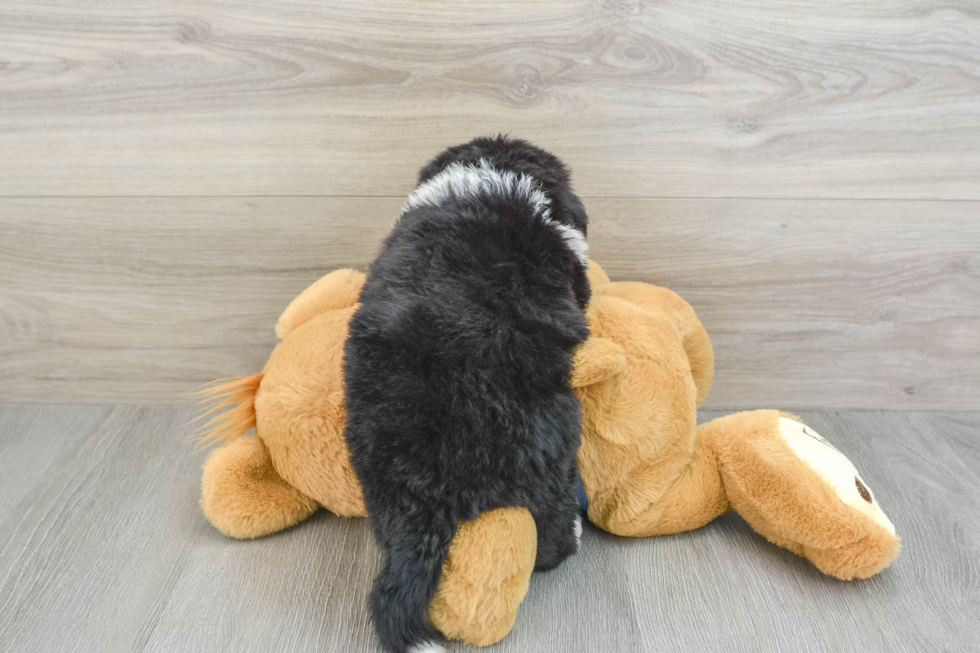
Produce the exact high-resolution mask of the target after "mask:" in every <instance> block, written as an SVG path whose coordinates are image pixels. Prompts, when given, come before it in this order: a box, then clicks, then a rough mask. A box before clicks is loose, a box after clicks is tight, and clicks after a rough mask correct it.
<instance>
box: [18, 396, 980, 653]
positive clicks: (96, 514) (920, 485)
mask: <svg viewBox="0 0 980 653" xmlns="http://www.w3.org/2000/svg"><path fill="white" fill-rule="evenodd" d="M715 415H716V413H711V414H706V415H704V416H703V417H704V418H710V417H713V416H715ZM190 416H191V412H190V409H189V408H187V407H169V406H154V407H137V406H123V407H113V406H62V405H9V406H0V651H17V652H21V651H23V652H37V651H73V652H81V651H120V652H123V651H126V652H128V651H181V652H190V651H261V652H263V653H267V652H271V651H351V652H357V651H374V650H377V649H376V645H375V643H374V640H373V635H372V633H371V631H370V628H369V626H368V623H367V620H366V614H365V603H364V602H365V596H366V593H367V590H368V587H369V584H370V580H371V578H372V577H373V575H374V572H375V569H376V566H377V562H378V559H377V553H376V550H375V547H374V542H373V540H372V539H371V536H370V533H369V530H368V524H367V522H366V521H365V520H347V519H341V518H338V517H336V516H334V515H331V514H329V513H327V512H325V511H321V512H319V513H317V514H316V515H315V516H314V517H313V518H312V519H311V520H310V521H309V522H307V523H304V524H302V525H300V526H298V527H296V528H294V529H292V530H290V531H287V532H285V533H280V534H278V535H275V536H272V537H268V538H265V539H263V540H260V541H253V542H237V541H232V540H228V539H226V538H224V537H222V536H221V535H220V534H219V533H218V532H217V531H215V530H214V529H212V528H211V526H210V525H209V524H208V523H207V522H206V521H205V519H204V517H203V516H202V515H201V513H200V510H199V508H198V506H197V497H198V482H199V475H200V466H201V463H202V461H203V459H204V456H205V453H204V452H195V451H194V449H193V444H192V442H191V441H190V439H189V436H190V434H191V430H190V428H189V427H188V426H187V424H186V423H187V421H188V419H189V418H190ZM804 417H805V419H807V421H808V422H809V423H810V424H812V425H813V426H814V427H815V428H816V429H818V430H819V431H820V432H821V433H823V434H825V435H826V436H828V437H829V438H832V439H833V441H834V442H835V443H836V444H838V446H840V447H841V448H842V449H844V450H845V451H847V452H848V453H849V454H850V455H851V457H852V459H853V460H854V462H855V463H856V464H857V466H858V467H859V468H860V469H861V471H862V473H863V475H864V476H865V478H867V479H868V480H869V481H870V482H871V483H872V484H873V486H874V488H875V491H876V494H877V495H878V496H879V497H881V499H882V503H883V505H884V506H885V508H886V510H887V512H888V513H889V515H890V517H891V518H892V520H893V521H894V522H895V524H896V525H897V528H898V530H899V532H900V534H901V535H902V536H903V538H904V542H903V544H904V549H903V553H902V556H901V557H900V558H899V560H898V561H897V562H896V563H895V564H894V565H893V566H892V567H891V568H890V569H888V570H886V571H885V572H884V573H883V574H881V575H880V576H878V577H876V578H873V579H870V580H866V581H859V582H853V583H845V582H841V581H837V580H834V579H831V578H828V577H825V576H823V575H821V574H820V573H819V572H817V571H816V570H815V569H814V568H813V567H811V566H810V565H809V564H807V563H806V562H804V561H803V560H801V559H799V558H796V557H795V556H793V555H792V554H790V553H788V552H786V551H783V550H781V549H777V548H776V547H773V546H771V545H769V544H768V543H766V542H765V541H764V540H762V539H761V538H760V537H758V536H756V535H755V534H754V533H753V532H752V531H751V530H750V529H749V528H748V527H747V525H746V524H745V523H744V522H743V521H742V520H741V519H739V518H738V517H737V516H735V515H731V514H730V515H727V516H725V517H723V518H722V519H719V520H717V521H716V522H715V523H713V524H711V525H709V526H707V527H706V528H703V529H701V530H698V531H695V532H692V533H688V534H684V535H679V536H674V537H661V538H651V539H644V540H628V539H623V538H618V537H614V536H611V535H608V534H606V533H603V532H601V531H599V530H597V529H594V528H587V529H586V533H585V536H584V538H583V543H584V546H583V550H582V552H581V553H580V554H579V555H578V556H575V557H574V558H572V559H570V560H569V561H568V562H567V563H565V564H564V565H563V566H562V567H560V568H559V569H557V570H556V571H554V572H551V573H548V574H541V575H536V576H535V577H534V578H533V579H532V582H531V589H530V592H529V593H528V596H527V599H526V601H525V603H524V605H523V606H522V608H521V612H520V614H519V616H518V620H517V624H516V626H515V627H514V630H513V632H512V633H511V634H510V635H509V636H508V637H507V638H506V639H505V640H504V641H503V642H502V643H500V644H498V645H497V646H495V647H493V648H492V649H491V650H493V651H501V652H503V651H536V652H539V653H546V652H549V651H560V652H563V653H564V652H570V651H572V652H575V651H685V652H687V651H757V650H764V651H814V652H818V651H862V652H867V651H939V650H942V651H975V650H977V648H978V646H980V625H978V619H977V616H978V612H980V607H978V606H980V520H978V519H977V514H978V511H980V413H895V412H812V413H804ZM451 650H453V651H460V650H465V647H462V646H453V647H451Z"/></svg>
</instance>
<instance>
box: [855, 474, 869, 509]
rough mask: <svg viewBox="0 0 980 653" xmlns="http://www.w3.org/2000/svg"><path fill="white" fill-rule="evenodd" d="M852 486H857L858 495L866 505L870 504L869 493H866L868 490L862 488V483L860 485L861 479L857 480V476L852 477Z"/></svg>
mask: <svg viewBox="0 0 980 653" xmlns="http://www.w3.org/2000/svg"><path fill="white" fill-rule="evenodd" d="M854 485H856V486H857V489H858V494H860V495H861V498H862V499H864V500H865V501H867V502H868V503H871V502H872V499H871V492H869V491H868V488H866V487H865V486H864V483H862V482H861V479H859V478H858V477H857V476H855V477H854Z"/></svg>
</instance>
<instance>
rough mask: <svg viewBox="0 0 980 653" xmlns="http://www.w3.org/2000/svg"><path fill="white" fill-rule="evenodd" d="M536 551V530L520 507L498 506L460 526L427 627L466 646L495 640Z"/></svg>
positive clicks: (508, 622)
mask: <svg viewBox="0 0 980 653" xmlns="http://www.w3.org/2000/svg"><path fill="white" fill-rule="evenodd" d="M536 553H537V532H536V529H535V524H534V519H533V518H532V517H531V513H530V512H529V511H528V510H527V509H526V508H498V509H497V510H491V511H489V512H485V513H483V514H482V515H480V516H479V517H478V518H477V519H474V520H472V521H466V522H462V523H461V524H460V525H459V527H458V528H457V529H456V535H455V536H454V537H453V541H452V543H451V544H450V545H449V555H448V556H447V557H446V561H445V563H443V566H442V576H441V578H440V579H439V586H438V589H437V590H436V594H435V597H434V598H433V599H432V602H431V603H430V604H429V619H430V620H431V621H432V625H434V626H435V627H436V628H438V629H439V631H440V632H442V634H444V635H445V636H446V637H449V638H450V639H457V640H460V641H462V642H464V643H466V644H470V645H472V646H489V645H490V644H494V643H496V642H499V641H500V640H501V639H503V638H504V636H505V635H507V633H509V632H510V629H511V628H512V627H513V626H514V620H515V619H516V618H517V608H518V606H520V604H521V601H523V600H524V595H525V594H527V588H528V583H529V582H530V579H531V572H532V571H533V569H534V560H535V556H536Z"/></svg>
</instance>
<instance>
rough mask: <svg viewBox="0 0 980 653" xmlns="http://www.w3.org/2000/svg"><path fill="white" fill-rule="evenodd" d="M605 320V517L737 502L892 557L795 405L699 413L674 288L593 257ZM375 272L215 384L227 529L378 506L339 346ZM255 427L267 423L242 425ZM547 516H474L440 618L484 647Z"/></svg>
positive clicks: (588, 467) (672, 518) (757, 514)
mask: <svg viewBox="0 0 980 653" xmlns="http://www.w3.org/2000/svg"><path fill="white" fill-rule="evenodd" d="M589 280H590V282H591V283H592V301H591V303H590V304H589V307H588V310H587V316H588V319H589V325H590V329H591V333H592V335H591V337H590V338H589V340H588V341H587V342H586V343H585V344H584V345H582V346H581V347H580V348H579V350H578V351H577V353H576V356H575V370H574V374H573V377H572V385H573V387H574V388H575V390H576V392H577V394H578V396H579V399H580V400H581V403H582V445H581V448H580V449H579V454H578V462H579V468H580V471H581V475H582V483H583V485H584V488H585V494H586V497H587V500H588V516H589V519H590V520H591V521H592V523H593V524H595V525H596V526H598V527H600V528H603V529H605V530H607V531H609V532H611V533H615V534H617V535H625V536H632V537H646V536H650V535H663V534H668V533H679V532H683V531H687V530H691V529H694V528H698V527H700V526H703V525H705V524H707V523H708V522H710V521H711V520H712V519H714V518H715V517H717V516H719V515H721V514H723V513H725V512H726V511H728V510H735V511H737V512H738V513H739V514H740V515H741V516H742V517H743V518H744V519H745V520H746V521H747V522H748V523H749V524H750V525H751V526H752V527H753V528H754V529H755V530H756V531H758V532H759V533H760V534H762V535H763V536H765V537H766V538H767V539H768V540H769V541H771V542H773V543H774V544H777V545H779V546H782V547H785V548H787V549H789V550H790V551H793V552H794V553H796V554H798V555H801V556H803V557H805V558H807V559H808V560H810V561H811V562H813V564H815V565H816V566H817V567H818V568H819V569H820V570H821V571H823V572H824V573H827V574H830V575H832V576H836V577H838V578H841V579H845V580H849V579H853V578H865V577H868V576H871V575H873V574H876V573H878V572H879V571H881V570H882V569H884V568H885V567H887V566H888V564H889V563H891V561H892V560H894V559H895V557H896V556H897V555H898V551H899V538H898V537H897V536H896V534H895V528H894V526H892V524H891V522H890V521H889V520H888V517H886V516H885V514H884V512H882V510H881V508H880V506H879V505H878V502H877V500H876V499H875V498H874V495H873V494H872V492H871V490H870V489H869V488H868V485H867V484H866V483H865V482H864V480H863V479H862V478H861V476H860V474H859V473H858V472H857V470H856V469H855V468H854V466H853V465H852V464H851V462H850V461H849V460H848V459H847V458H846V457H845V456H844V455H843V454H842V453H841V452H840V451H838V450H837V449H836V448H834V447H833V445H831V444H830V443H828V442H827V441H826V440H824V439H823V438H822V437H820V435H818V434H817V433H816V432H815V431H813V430H812V429H811V428H810V427H808V426H806V425H805V424H803V423H802V422H800V421H799V419H798V418H796V417H793V416H791V415H787V414H785V413H780V412H778V411H773V410H757V411H748V412H743V413H737V414H734V415H728V416H726V417H721V418H719V419H716V420H713V421H711V422H709V423H707V424H702V425H701V426H697V422H696V412H697V408H698V406H700V405H701V403H702V402H703V401H704V399H705V397H706V395H707V394H708V390H709V388H710V387H711V379H712V374H713V369H714V357H713V353H712V349H711V343H710V341H709V339H708V335H707V333H706V332H705V330H704V328H703V327H702V326H701V323H700V321H698V319H697V317H696V316H695V314H694V310H693V309H692V308H691V307H690V306H689V305H688V304H687V303H686V302H685V301H684V300H683V299H681V298H680V297H679V296H678V295H677V294H675V293H673V292H671V291H670V290H667V289H665V288H659V287H657V286H652V285H650V284H645V283H637V282H610V281H609V278H608V277H607V276H606V274H605V272H603V270H602V269H601V268H600V267H599V266H598V265H596V264H595V263H592V265H591V267H590V270H589ZM363 282H364V275H362V274H360V273H358V272H355V271H352V270H338V271H336V272H332V273H331V274H328V275H327V276H325V277H323V278H322V279H320V280H319V281H317V282H316V283H314V284H313V285H312V286H310V287H309V288H307V289H306V290H305V291H303V293H302V294H300V296H299V297H297V298H296V299H295V300H293V302H292V303H291V304H290V305H289V306H288V307H287V308H286V311H285V312H284V313H283V314H282V316H281V317H280V318H279V323H278V324H277V325H276V335H277V336H278V337H279V338H280V343H279V345H278V346H277V347H276V348H275V350H274V351H273V352H272V355H271V356H270V358H269V361H268V362H267V363H266V366H265V370H264V371H263V372H262V373H261V374H256V375H254V376H250V377H242V378H238V379H231V380H229V381H227V382H224V383H221V384H218V385H215V386H213V387H210V388H208V389H207V390H204V391H203V394H204V396H205V397H206V398H207V399H208V400H210V401H213V402H215V405H214V406H213V407H212V408H211V410H209V411H208V413H206V414H211V413H214V412H216V411H220V410H222V409H225V408H228V409H229V410H227V411H225V412H223V413H220V414H219V415H218V416H217V417H213V418H212V419H211V421H209V422H208V423H207V424H205V425H204V427H202V428H203V429H204V430H205V431H206V436H205V439H206V440H215V439H218V440H224V441H225V442H224V445H223V446H221V447H220V448H218V449H216V450H215V451H214V452H213V453H212V454H211V456H210V457H209V458H208V460H207V462H206V464H205V466H204V475H203V479H202V488H201V507H202V508H203V510H204V514H205V515H206V516H207V518H208V519H209V520H210V521H211V523H212V524H214V526H215V527H217V528H218V529H219V530H220V531H221V532H222V533H224V534H226V535H228V536H230V537H236V538H253V537H259V536H262V535H268V534H270V533H274V532H276V531H279V530H282V529H284V528H287V527H289V526H292V525H293V524H296V523H297V522H299V521H301V520H303V519H305V518H306V517H308V516H309V515H310V514H312V513H313V511H315V510H316V509H317V507H318V506H323V507H325V508H327V509H328V510H331V511H333V512H335V513H336V514H338V515H343V516H350V517H355V516H365V514H366V513H365V508H364V500H363V498H362V496H361V490H360V487H359V485H358V483H357V479H356V477H355V475H354V473H353V470H352V469H351V466H350V461H349V457H348V453H347V448H346V444H345V442H344V437H343V431H344V402H343V399H344V388H343V374H342V368H341V361H342V356H343V346H344V340H345V338H346V337H347V323H348V321H349V320H350V317H351V315H352V314H353V313H354V310H355V309H356V307H357V298H358V295H359V292H360V288H361V285H362V284H363ZM252 427H255V437H239V436H242V435H244V434H245V433H246V432H247V431H248V430H249V429H251V428H252ZM536 545H537V540H536V531H535V527H534V520H533V519H532V518H531V515H530V513H529V512H528V511H527V510H526V509H524V508H501V509H498V510H494V511H491V512H488V513H484V514H483V515H481V516H480V517H479V518H478V519H476V520H474V521H472V522H465V523H463V524H461V525H460V526H459V528H458V530H457V532H456V536H455V538H454V539H453V542H452V545H451V546H450V550H449V556H448V558H447V559H446V561H445V563H444V565H443V571H442V577H441V579H440V582H439V587H438V590H437V592H436V595H435V597H434V598H433V600H432V603H431V604H430V608H429V614H430V618H431V620H432V622H433V625H435V626H436V627H437V628H438V629H439V630H440V631H441V632H442V633H443V634H445V635H446V636H447V637H450V638H453V639H459V640H462V641H464V642H466V643H469V644H475V645H481V646H485V645H488V644H492V643H494V642H497V641H499V640H500V639H502V638H503V637H504V636H505V635H506V634H507V633H508V632H509V631H510V629H511V627H512V626H513V624H514V620H515V618H516V615H517V608H518V606H519V605H520V603H521V601H522V600H523V598H524V595H525V593H526V592H527V588H528V583H529V580H530V576H531V571H532V569H533V567H534V557H535V553H536Z"/></svg>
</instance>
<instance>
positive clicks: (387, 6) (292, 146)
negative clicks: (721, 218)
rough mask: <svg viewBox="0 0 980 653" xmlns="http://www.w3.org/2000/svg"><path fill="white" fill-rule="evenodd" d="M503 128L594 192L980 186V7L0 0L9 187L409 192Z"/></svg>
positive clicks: (760, 193) (863, 1) (936, 191)
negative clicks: (418, 176)
mask: <svg viewBox="0 0 980 653" xmlns="http://www.w3.org/2000/svg"><path fill="white" fill-rule="evenodd" d="M497 131H504V132H511V133H514V134H518V135H521V136H525V137H528V138H531V139H533V140H535V141H537V142H539V143H540V144H541V145H543V146H546V147H548V148H551V149H553V150H555V151H556V152H558V153H559V154H560V155H561V156H563V157H564V158H565V159H566V160H567V161H568V162H569V163H570V164H571V166H572V168H573V170H574V171H575V178H576V180H577V183H578V187H579V190H580V191H581V192H582V194H583V195H586V196H592V197H783V198H804V197H833V198H941V199H980V183H978V182H980V7H978V6H977V4H976V3H975V2H971V1H954V2H949V1H947V0H900V1H896V2H889V3H881V2H875V1H874V0H858V1H855V2H848V3H843V4H842V3H831V4H828V3H826V2H822V1H817V0H801V1H799V2H793V3H779V2H772V1H766V0H738V1H734V2H727V3H707V4H706V3H691V2H684V1H682V0H669V1H665V2H647V1H645V0H576V1H572V2H569V1H567V0H549V1H545V2H534V3H527V2H511V1H504V2H479V1H470V2H465V3H454V5H453V6H452V7H447V5H446V3H443V2H434V1H433V2H419V1H417V0H389V1H386V2H356V3H351V2H340V1H339V0H319V1H318V2H309V1H308V0H275V1H272V0H195V1H193V2H191V1H189V0H175V1H173V2H167V3H160V2H159V0H125V1H123V0H113V1H109V2H100V3H96V4H92V3H78V2H72V1H69V0H57V1H50V2H44V3H38V2H34V1H33V0H5V2H4V3H3V4H2V5H0V152H3V156H2V157H0V195H5V196H29V195H38V196H59V195H89V196H90V195H106V196H109V195H113V196H114V195H127V196H148V195H330V196H338V195H370V196H403V195H404V194H405V193H407V192H408V191H409V190H410V188H411V186H412V184H413V180H414V177H415V172H416V171H417V170H418V168H419V167H420V165H421V164H422V163H423V162H424V161H425V160H427V159H428V158H429V157H430V156H432V155H433V154H434V153H435V152H437V151H438V150H440V149H442V148H443V147H444V146H446V145H450V144H453V143H456V142H460V141H463V140H467V139H469V138H470V137H472V136H474V135H477V134H481V133H492V132H497Z"/></svg>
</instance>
